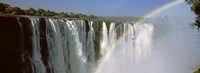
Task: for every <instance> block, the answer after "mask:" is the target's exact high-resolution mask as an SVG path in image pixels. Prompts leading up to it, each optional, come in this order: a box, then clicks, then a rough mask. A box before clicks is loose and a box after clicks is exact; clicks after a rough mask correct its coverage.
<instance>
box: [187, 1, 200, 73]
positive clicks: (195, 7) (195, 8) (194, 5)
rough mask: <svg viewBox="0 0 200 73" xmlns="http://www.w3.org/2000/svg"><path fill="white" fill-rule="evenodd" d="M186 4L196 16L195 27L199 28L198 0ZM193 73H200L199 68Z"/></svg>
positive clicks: (199, 5)
mask: <svg viewBox="0 0 200 73" xmlns="http://www.w3.org/2000/svg"><path fill="white" fill-rule="evenodd" d="M186 2H187V3H188V4H190V5H191V10H192V11H193V12H194V13H195V14H196V21H195V23H194V25H195V26H197V27H198V29H199V28H200V0H186ZM194 73H200V68H199V69H198V70H197V71H195V72H194Z"/></svg>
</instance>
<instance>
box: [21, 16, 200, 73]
mask: <svg viewBox="0 0 200 73" xmlns="http://www.w3.org/2000/svg"><path fill="white" fill-rule="evenodd" d="M29 19H30V26H31V27H30V29H31V34H32V36H31V40H32V56H29V57H28V59H29V60H30V63H31V64H30V65H31V71H32V72H33V73H94V72H96V71H95V70H97V69H96V68H97V66H98V64H99V63H102V64H103V65H102V66H101V67H99V69H98V70H99V73H189V72H192V71H193V69H191V68H190V67H194V66H195V64H198V61H199V59H196V58H197V57H198V54H195V53H198V52H196V51H200V50H199V49H197V48H199V46H196V42H195V40H196V37H191V36H196V35H194V34H192V33H193V32H192V30H185V29H191V28H189V27H188V26H189V25H183V26H181V27H180V26H179V25H176V26H175V25H174V24H178V23H175V22H173V23H167V22H168V21H167V22H162V23H156V21H153V22H154V23H152V24H151V23H141V24H139V25H136V26H135V25H134V24H131V23H126V22H121V23H119V22H104V21H86V20H78V19H73V20H70V19H53V18H52V19H51V18H45V19H44V21H45V24H43V25H41V24H40V23H41V20H40V19H39V18H36V17H29ZM169 24H170V25H169ZM182 24H186V23H182ZM44 25H45V29H44V30H45V32H41V27H43V26H44ZM188 33H191V34H188ZM44 35H45V38H41V36H44ZM121 37H122V38H121ZM119 38H120V39H119ZM116 40H119V41H118V42H116ZM44 42H46V44H47V47H46V49H45V51H44V49H42V48H41V46H42V45H44V44H42V43H44ZM113 45H114V47H113ZM113 48H114V49H113ZM109 49H113V50H112V52H111V53H110V54H107V52H108V51H109ZM193 52H194V53H193ZM188 54H191V55H188ZM25 55H26V53H22V56H25ZM106 55H110V56H109V58H108V59H105V60H103V61H100V59H101V58H103V57H105V56H106ZM24 59H27V58H24ZM190 61H191V62H190ZM25 69H26V68H25ZM26 72H29V69H28V68H27V69H26V70H24V73H26Z"/></svg>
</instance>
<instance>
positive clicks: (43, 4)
mask: <svg viewBox="0 0 200 73" xmlns="http://www.w3.org/2000/svg"><path fill="white" fill-rule="evenodd" d="M170 1H172V0H48V1H47V0H40V1H38V0H0V2H4V3H8V4H10V5H11V6H19V7H21V8H23V9H28V8H30V7H33V8H36V9H37V8H43V9H45V10H52V11H55V12H62V11H64V12H75V13H84V14H88V15H90V14H93V15H96V16H137V17H142V16H144V15H146V14H147V13H149V12H151V11H152V10H154V9H156V8H159V7H161V6H162V5H164V4H166V3H168V2H170Z"/></svg>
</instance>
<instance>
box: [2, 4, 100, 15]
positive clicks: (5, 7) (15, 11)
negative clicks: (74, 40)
mask: <svg viewBox="0 0 200 73" xmlns="http://www.w3.org/2000/svg"><path fill="white" fill-rule="evenodd" d="M0 15H29V16H49V17H63V18H81V19H96V18H98V17H97V16H94V15H89V16H88V15H86V14H82V13H72V12H60V13H57V12H54V11H50V10H44V9H41V8H39V9H34V8H29V9H24V10H23V9H21V8H20V7H11V6H10V5H9V4H6V3H0Z"/></svg>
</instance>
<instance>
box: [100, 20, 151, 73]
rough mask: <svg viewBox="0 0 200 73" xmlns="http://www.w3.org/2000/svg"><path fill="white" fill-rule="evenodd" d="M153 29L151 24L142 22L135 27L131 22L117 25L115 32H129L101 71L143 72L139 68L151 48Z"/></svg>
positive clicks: (115, 72)
mask: <svg viewBox="0 0 200 73" xmlns="http://www.w3.org/2000/svg"><path fill="white" fill-rule="evenodd" d="M111 26H112V25H111ZM111 30H112V29H111ZM153 30H154V28H153V25H151V24H141V25H138V26H136V27H134V28H133V26H132V25H131V24H128V23H123V24H122V25H120V27H117V28H116V29H115V30H114V32H116V31H121V32H116V33H117V34H124V33H125V31H128V32H127V33H126V35H125V36H124V38H123V39H122V40H121V41H120V42H119V43H118V44H117V45H116V47H115V48H114V51H113V52H112V53H111V54H110V55H111V56H110V58H109V59H108V60H107V61H105V64H104V65H103V66H102V69H101V71H100V73H141V72H139V70H138V69H139V67H140V65H141V64H142V63H139V62H141V61H145V59H146V58H147V55H148V54H147V53H149V52H150V50H151V46H152V34H153ZM110 41H112V40H110ZM112 43H115V42H112ZM137 60H138V61H137Z"/></svg>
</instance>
